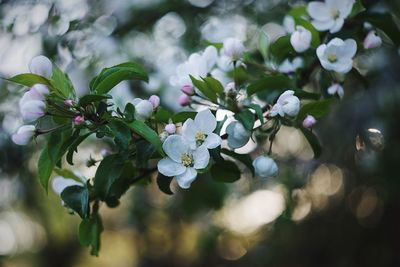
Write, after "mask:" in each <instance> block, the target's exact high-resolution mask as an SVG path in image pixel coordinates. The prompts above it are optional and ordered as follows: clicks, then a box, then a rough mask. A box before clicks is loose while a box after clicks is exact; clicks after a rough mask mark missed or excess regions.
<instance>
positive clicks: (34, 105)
mask: <svg viewBox="0 0 400 267" xmlns="http://www.w3.org/2000/svg"><path fill="white" fill-rule="evenodd" d="M21 100H22V99H21ZM45 109H46V104H45V103H44V102H43V101H40V100H24V101H21V102H20V111H21V115H22V118H23V120H24V121H26V122H32V121H35V120H37V119H39V118H41V117H43V116H44V114H45Z"/></svg>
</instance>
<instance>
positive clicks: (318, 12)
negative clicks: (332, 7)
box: [307, 2, 331, 20]
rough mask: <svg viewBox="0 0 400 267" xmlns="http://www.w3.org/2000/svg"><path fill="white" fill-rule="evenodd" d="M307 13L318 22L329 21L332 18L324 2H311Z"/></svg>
mask: <svg viewBox="0 0 400 267" xmlns="http://www.w3.org/2000/svg"><path fill="white" fill-rule="evenodd" d="M307 12H308V14H309V15H310V17H311V18H313V19H316V20H327V19H328V18H330V17H331V13H330V11H329V8H328V6H327V5H326V4H325V3H322V2H310V3H309V4H308V6H307Z"/></svg>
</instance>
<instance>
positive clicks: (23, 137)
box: [11, 125, 36, 146]
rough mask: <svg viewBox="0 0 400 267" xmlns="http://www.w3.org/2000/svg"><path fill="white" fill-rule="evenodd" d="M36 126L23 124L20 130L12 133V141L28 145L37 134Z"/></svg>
mask: <svg viewBox="0 0 400 267" xmlns="http://www.w3.org/2000/svg"><path fill="white" fill-rule="evenodd" d="M35 132H36V128H35V126H33V125H24V126H21V127H20V128H19V129H18V131H17V132H16V133H15V134H13V135H12V137H11V139H12V141H13V142H14V143H15V144H17V145H20V146H24V145H27V144H28V143H29V142H30V141H31V139H32V137H33V136H34V135H35Z"/></svg>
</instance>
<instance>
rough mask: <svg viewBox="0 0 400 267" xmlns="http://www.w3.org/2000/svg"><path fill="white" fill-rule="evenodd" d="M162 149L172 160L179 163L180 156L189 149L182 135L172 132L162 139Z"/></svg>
mask: <svg viewBox="0 0 400 267" xmlns="http://www.w3.org/2000/svg"><path fill="white" fill-rule="evenodd" d="M163 149H164V151H165V153H166V154H167V155H168V157H170V158H171V159H172V160H173V161H175V162H178V163H181V156H182V154H183V153H187V152H188V151H189V145H188V144H187V143H186V141H185V139H184V138H183V137H182V136H180V135H176V134H174V135H170V136H168V137H167V139H166V140H165V141H164V144H163Z"/></svg>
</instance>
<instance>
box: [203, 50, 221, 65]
mask: <svg viewBox="0 0 400 267" xmlns="http://www.w3.org/2000/svg"><path fill="white" fill-rule="evenodd" d="M203 57H204V59H205V60H206V62H207V68H208V71H209V70H211V69H212V67H214V65H215V63H217V59H218V51H217V49H216V48H215V46H213V45H210V46H208V47H207V48H206V49H205V50H204V53H203Z"/></svg>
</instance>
